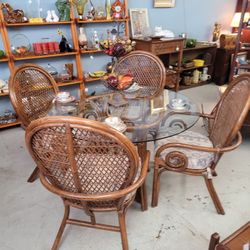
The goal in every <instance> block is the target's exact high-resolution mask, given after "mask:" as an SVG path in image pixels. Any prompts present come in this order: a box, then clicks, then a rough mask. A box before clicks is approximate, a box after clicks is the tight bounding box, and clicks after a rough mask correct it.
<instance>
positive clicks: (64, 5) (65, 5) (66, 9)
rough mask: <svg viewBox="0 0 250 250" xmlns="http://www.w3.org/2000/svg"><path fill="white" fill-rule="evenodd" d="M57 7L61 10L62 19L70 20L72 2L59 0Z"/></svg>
mask: <svg viewBox="0 0 250 250" xmlns="http://www.w3.org/2000/svg"><path fill="white" fill-rule="evenodd" d="M56 8H57V10H58V12H59V20H60V21H70V4H69V2H68V1H67V0H57V1H56Z"/></svg>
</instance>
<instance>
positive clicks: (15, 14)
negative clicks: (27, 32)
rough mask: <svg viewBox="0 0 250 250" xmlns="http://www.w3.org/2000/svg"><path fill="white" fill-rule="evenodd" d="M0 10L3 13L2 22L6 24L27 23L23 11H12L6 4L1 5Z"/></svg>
mask: <svg viewBox="0 0 250 250" xmlns="http://www.w3.org/2000/svg"><path fill="white" fill-rule="evenodd" d="M1 9H2V11H3V16H4V20H5V21H6V22H7V23H25V22H28V18H27V17H26V16H25V15H24V12H23V10H19V9H17V10H14V9H13V8H12V7H11V6H10V5H9V4H8V3H2V5H1Z"/></svg>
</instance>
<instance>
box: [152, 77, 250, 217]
mask: <svg viewBox="0 0 250 250" xmlns="http://www.w3.org/2000/svg"><path fill="white" fill-rule="evenodd" d="M249 108H250V74H248V73H245V74H242V75H240V76H239V77H237V78H236V79H235V80H234V81H233V82H232V83H230V85H229V87H228V88H227V90H226V91H225V92H224V94H223V95H222V96H221V99H220V101H219V102H218V104H217V105H216V106H215V109H214V110H213V111H212V113H211V114H208V115H206V114H203V113H201V114H199V115H200V116H201V117H203V118H205V119H207V120H208V122H207V124H208V125H209V128H208V136H205V135H202V134H200V133H196V132H191V131H186V132H184V133H182V134H180V135H176V136H173V137H171V138H168V139H165V140H161V141H159V143H158V145H157V151H156V155H155V164H154V178H153V195H152V206H153V207H155V206H157V205H158V196H159V189H160V176H161V174H162V173H163V172H165V171H174V172H179V173H183V174H187V175H195V176H203V177H204V179H205V183H206V186H207V188H208V191H209V193H210V196H211V198H212V200H213V203H214V205H215V207H216V210H217V212H218V213H219V214H224V213H225V212H224V209H223V207H222V205H221V202H220V200H219V197H218V195H217V193H216V191H215V189H214V186H213V182H212V180H213V177H214V176H217V173H216V169H215V168H216V165H217V163H218V162H219V160H220V158H221V156H222V155H223V153H224V152H228V151H231V150H233V149H236V148H237V147H238V146H239V145H240V143H241V141H242V138H241V134H240V132H239V129H240V128H241V126H242V123H243V121H244V119H245V117H246V115H247V113H248V111H249Z"/></svg>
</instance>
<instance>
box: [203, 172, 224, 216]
mask: <svg viewBox="0 0 250 250" xmlns="http://www.w3.org/2000/svg"><path fill="white" fill-rule="evenodd" d="M204 179H205V182H206V185H207V189H208V192H209V194H210V196H211V198H212V200H213V203H214V206H215V208H216V210H217V213H218V214H225V211H224V209H223V207H222V205H221V202H220V199H219V197H218V195H217V193H216V190H215V188H214V185H213V180H212V179H208V178H207V176H204Z"/></svg>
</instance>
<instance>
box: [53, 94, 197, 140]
mask: <svg viewBox="0 0 250 250" xmlns="http://www.w3.org/2000/svg"><path fill="white" fill-rule="evenodd" d="M197 112H199V109H198V106H197V105H196V104H195V103H194V102H193V101H192V100H191V99H189V98H188V97H186V96H185V95H183V94H181V93H178V92H173V91H169V90H164V92H163V93H162V94H161V95H160V96H158V97H155V98H153V99H149V98H137V97H133V96H132V97H131V95H127V94H126V93H125V94H124V93H120V92H113V93H108V94H102V95H96V96H91V97H88V98H86V99H85V100H84V101H80V102H79V101H78V102H77V101H76V102H72V103H68V104H61V103H57V102H54V103H53V105H52V107H51V109H50V111H49V113H48V115H53V116H55V115H56V116H58V115H59V116H60V115H70V116H79V117H82V118H86V119H92V120H97V121H100V122H104V123H106V124H107V122H106V121H107V118H108V117H109V120H110V117H118V118H119V119H118V120H119V121H122V123H123V124H125V125H126V126H125V129H124V126H117V128H118V127H123V131H122V132H123V133H124V134H125V135H126V136H127V137H128V138H129V139H130V140H131V141H132V142H134V143H142V142H149V141H155V140H159V139H163V138H166V137H170V136H173V135H176V134H179V133H181V132H183V131H185V130H187V129H188V128H190V127H192V126H193V125H194V124H195V123H196V122H197V120H198V118H199V116H198V115H197ZM114 120H115V119H114ZM116 121H117V119H116ZM109 125H110V124H109ZM113 127H115V126H113ZM115 128H116V127H115Z"/></svg>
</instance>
